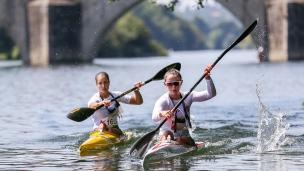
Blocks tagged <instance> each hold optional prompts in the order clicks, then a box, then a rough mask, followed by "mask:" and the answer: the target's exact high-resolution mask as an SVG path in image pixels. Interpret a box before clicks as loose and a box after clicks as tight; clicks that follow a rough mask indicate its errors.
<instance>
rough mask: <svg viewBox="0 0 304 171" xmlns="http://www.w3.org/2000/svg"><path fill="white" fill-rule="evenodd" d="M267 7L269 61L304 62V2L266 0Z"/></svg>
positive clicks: (299, 0) (301, 0) (296, 0)
mask: <svg viewBox="0 0 304 171" xmlns="http://www.w3.org/2000/svg"><path fill="white" fill-rule="evenodd" d="M265 6H266V8H267V21H268V29H269V56H268V60H269V61H270V62H283V61H287V60H303V59H304V48H303V45H304V33H303V30H304V23H303V20H302V19H303V18H304V0H266V1H265ZM300 18H302V19H300Z"/></svg>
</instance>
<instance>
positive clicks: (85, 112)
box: [67, 63, 181, 122]
mask: <svg viewBox="0 0 304 171" xmlns="http://www.w3.org/2000/svg"><path fill="white" fill-rule="evenodd" d="M171 68H175V69H177V70H180V68H181V64H180V63H173V64H171V65H168V66H166V67H165V68H163V69H162V70H160V71H159V72H158V73H157V74H155V76H154V77H152V78H150V79H149V80H147V81H145V82H144V83H143V84H142V86H143V85H145V84H147V83H149V82H151V81H155V80H162V79H163V77H164V75H165V73H166V72H167V71H168V70H169V69H171ZM137 88H138V87H133V88H132V89H130V90H128V91H126V92H124V93H122V94H121V95H119V96H117V97H115V98H113V99H111V102H112V101H114V100H116V99H118V98H121V97H122V96H124V95H126V94H128V93H130V92H132V91H134V90H136V89H137ZM103 106H104V105H103V104H102V105H100V106H98V107H96V108H94V109H93V108H89V107H82V108H76V109H74V110H72V111H71V112H70V113H69V114H68V115H67V118H69V119H71V120H73V121H76V122H81V121H83V120H85V119H87V118H88V117H90V116H91V115H92V114H93V113H94V112H95V111H96V110H98V109H100V108H102V107H103Z"/></svg>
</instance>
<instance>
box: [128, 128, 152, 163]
mask: <svg viewBox="0 0 304 171" xmlns="http://www.w3.org/2000/svg"><path fill="white" fill-rule="evenodd" d="M156 132H157V131H155V130H154V131H152V132H149V133H148V134H146V135H144V136H143V137H141V138H139V139H138V140H137V141H136V142H135V143H134V144H133V146H132V147H131V150H130V152H129V154H130V155H131V156H134V157H137V158H142V157H143V156H144V155H145V154H146V152H147V150H148V149H149V146H150V143H151V142H152V140H153V137H154V135H155V133H156Z"/></svg>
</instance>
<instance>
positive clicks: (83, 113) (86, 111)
mask: <svg viewBox="0 0 304 171" xmlns="http://www.w3.org/2000/svg"><path fill="white" fill-rule="evenodd" d="M95 111H96V110H95V109H92V108H89V107H81V108H76V109H74V110H72V111H71V112H70V113H69V114H68V115H67V118H69V119H71V120H73V121H76V122H81V121H84V120H86V119H87V118H88V117H90V116H91V115H93V113H94V112H95Z"/></svg>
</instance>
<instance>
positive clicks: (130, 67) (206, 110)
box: [0, 50, 304, 170]
mask: <svg viewBox="0 0 304 171" xmlns="http://www.w3.org/2000/svg"><path fill="white" fill-rule="evenodd" d="M221 53H222V51H220V50H219V51H190V52H171V53H170V56H169V57H150V58H132V59H130V58H128V59H96V60H94V63H93V64H77V65H51V66H49V67H29V66H16V65H15V64H14V66H12V67H0V92H1V95H0V109H1V112H0V130H1V140H0V170H302V169H303V163H304V150H303V146H304V143H303V140H304V136H303V135H304V107H303V105H302V103H303V102H304V77H303V75H304V62H303V61H296V62H284V63H267V62H266V63H260V64H258V63H256V51H255V50H231V51H230V52H228V53H227V54H226V55H225V56H224V57H223V58H222V60H221V61H220V62H219V63H218V64H217V65H216V66H215V67H214V69H213V70H212V72H211V73H212V75H211V76H212V78H213V81H214V83H215V86H216V90H217V96H216V97H214V98H213V99H211V100H209V101H206V102H202V103H194V104H193V106H192V108H191V115H193V116H194V120H193V122H194V125H195V130H194V131H193V133H194V139H195V140H196V141H204V142H205V147H204V148H200V149H198V150H196V151H194V152H192V153H190V154H187V155H183V156H180V157H177V158H174V159H171V160H164V161H161V162H159V163H151V164H150V165H147V166H142V165H141V160H138V159H134V158H132V157H130V156H129V155H128V152H129V149H130V148H131V146H132V144H133V143H134V142H135V141H136V140H137V139H138V138H140V137H141V136H143V135H144V134H146V133H148V132H149V131H152V130H153V129H154V128H155V127H156V126H157V125H158V123H154V122H153V121H152V119H151V112H152V110H153V106H154V103H155V101H156V100H157V98H158V97H159V96H160V95H162V94H163V93H165V92H166V88H165V87H164V86H163V83H162V81H152V82H151V83H149V84H147V85H145V86H143V87H142V88H141V93H142V96H143V98H144V103H143V104H142V105H140V106H134V105H126V104H122V107H123V110H124V113H123V118H122V120H121V122H120V123H119V124H120V127H121V129H123V130H124V131H132V132H133V133H134V137H133V138H132V140H131V141H130V142H128V143H126V144H124V145H122V146H118V147H114V148H112V149H110V150H107V151H103V152H99V153H96V154H95V155H90V156H79V155H78V152H77V148H78V147H79V145H80V144H81V143H82V142H84V141H85V140H86V139H87V138H88V136H89V133H90V132H91V131H92V121H91V118H88V119H87V120H85V121H83V122H74V121H72V120H69V119H68V118H66V115H67V114H68V113H69V112H70V111H72V110H73V109H75V108H77V107H86V106H87V101H88V100H89V98H90V97H91V96H92V95H93V94H94V93H95V92H96V91H97V88H96V86H95V80H94V77H95V74H96V73H97V72H99V71H106V72H108V74H109V75H110V80H111V86H110V90H119V91H122V92H124V91H127V90H129V89H131V88H132V87H133V83H134V82H136V81H139V80H141V81H146V80H148V79H150V78H151V77H153V76H154V75H155V74H156V73H157V72H158V71H159V70H161V69H162V68H163V67H165V66H167V65H169V64H171V63H174V62H180V63H181V64H182V67H181V73H182V76H183V80H184V83H183V85H182V90H184V91H188V90H189V89H190V88H191V87H192V86H193V85H194V84H195V83H196V81H197V80H198V79H199V78H200V77H201V76H202V75H203V70H204V68H205V66H206V65H208V64H211V63H213V62H214V61H215V60H216V59H217V57H218V56H219V55H220V54H221ZM204 89H205V80H203V81H202V82H201V83H200V84H199V85H198V86H197V87H196V89H195V90H204ZM130 94H133V92H131V93H130Z"/></svg>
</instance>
